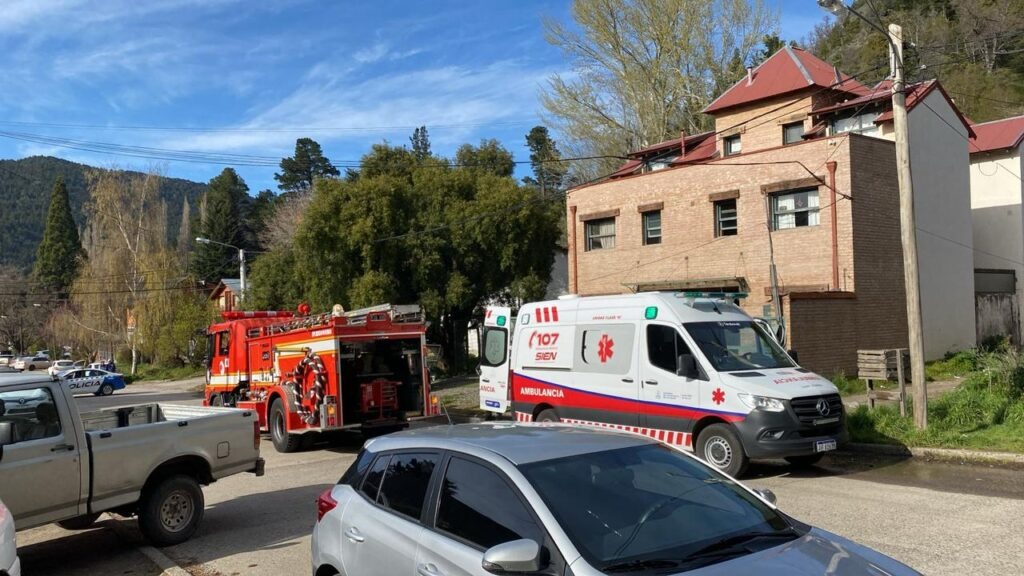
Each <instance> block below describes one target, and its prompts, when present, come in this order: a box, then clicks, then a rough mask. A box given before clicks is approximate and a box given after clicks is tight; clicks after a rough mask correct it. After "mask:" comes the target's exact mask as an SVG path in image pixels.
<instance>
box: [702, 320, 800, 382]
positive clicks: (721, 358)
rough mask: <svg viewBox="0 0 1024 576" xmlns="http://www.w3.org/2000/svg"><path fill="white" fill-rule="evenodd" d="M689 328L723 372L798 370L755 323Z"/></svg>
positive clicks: (707, 324)
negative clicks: (763, 369)
mask: <svg viewBox="0 0 1024 576" xmlns="http://www.w3.org/2000/svg"><path fill="white" fill-rule="evenodd" d="M685 327H686V330H687V332H689V333H690V336H692V337H693V339H694V340H695V341H696V342H697V346H699V347H700V350H701V352H703V353H704V356H705V357H707V359H708V361H709V362H711V365H712V366H714V368H715V370H717V371H719V372H734V371H738V370H755V369H759V368H792V367H793V366H794V364H793V361H792V360H790V358H789V356H788V355H787V354H786V353H785V352H784V351H783V350H782V348H781V347H779V345H778V343H776V342H775V340H774V339H773V338H772V337H771V336H769V335H768V334H766V333H765V332H764V330H763V329H762V328H761V327H760V326H758V325H756V324H754V323H753V322H692V323H689V324H685Z"/></svg>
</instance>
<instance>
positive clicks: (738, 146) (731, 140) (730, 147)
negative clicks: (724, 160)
mask: <svg viewBox="0 0 1024 576" xmlns="http://www.w3.org/2000/svg"><path fill="white" fill-rule="evenodd" d="M722 151H723V153H724V155H725V156H735V155H736V154H739V153H741V152H743V141H742V140H741V139H740V135H739V134H733V135H732V136H726V137H724V138H722Z"/></svg>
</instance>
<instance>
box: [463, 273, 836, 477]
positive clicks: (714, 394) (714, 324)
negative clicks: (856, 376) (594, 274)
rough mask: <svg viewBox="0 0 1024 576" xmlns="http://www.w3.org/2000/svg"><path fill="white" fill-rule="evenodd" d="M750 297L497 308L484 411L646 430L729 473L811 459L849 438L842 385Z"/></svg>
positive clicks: (591, 300) (487, 353)
mask: <svg viewBox="0 0 1024 576" xmlns="http://www.w3.org/2000/svg"><path fill="white" fill-rule="evenodd" d="M743 296H744V295H743V294H729V293H692V292H679V293H668V292H651V293H639V294H626V295H617V296H594V297H576V296H568V297H563V298H561V299H559V300H555V301H548V302H536V303H530V304H526V305H524V306H522V307H521V308H520V310H519V314H518V317H516V318H512V315H511V309H510V308H507V307H490V308H488V309H487V311H486V316H485V319H484V327H483V331H482V333H481V368H480V407H481V408H482V409H483V410H486V411H489V412H493V413H496V414H505V415H507V416H511V417H513V418H514V419H515V420H517V421H522V422H526V421H529V422H558V421H561V422H569V423H576V424H584V425H591V426H598V427H606V428H615V429H620V430H627V431H632V432H635V433H639V434H644V435H647V436H651V437H654V438H656V439H658V440H661V441H663V442H666V443H669V444H674V445H677V446H679V447H682V448H685V449H688V450H692V451H694V452H695V453H696V455H697V456H699V457H700V458H702V459H704V460H705V461H707V462H708V463H710V464H712V465H714V466H716V467H717V468H719V469H720V470H722V471H723V472H725V473H726V474H729V475H730V476H739V475H740V474H742V473H743V471H744V470H745V469H746V467H747V464H748V463H749V461H750V459H752V458H753V459H762V458H784V459H786V460H787V461H789V462H790V463H791V464H792V465H795V466H810V465H813V464H815V463H817V462H818V461H819V460H820V459H821V458H822V456H823V455H824V454H825V453H826V452H829V451H831V450H835V449H836V448H837V447H839V446H840V445H842V444H843V443H844V442H845V441H846V439H847V437H846V426H845V414H844V411H843V403H842V400H841V399H840V397H839V391H838V389H837V388H836V387H835V385H834V384H832V382H830V381H828V380H826V379H825V378H822V377H821V376H819V375H817V374H814V373H813V372H811V371H810V370H807V369H805V368H801V367H800V366H799V365H798V364H797V362H796V360H795V358H794V356H795V353H789V352H787V351H786V350H784V349H783V348H782V346H780V345H779V344H778V342H777V341H776V339H775V337H774V336H773V335H772V333H771V332H770V331H769V330H767V329H766V328H765V327H764V323H763V322H758V321H755V319H753V318H751V317H750V316H748V315H747V314H746V313H745V312H743V310H742V309H741V308H740V307H739V305H738V303H739V298H742V297H743Z"/></svg>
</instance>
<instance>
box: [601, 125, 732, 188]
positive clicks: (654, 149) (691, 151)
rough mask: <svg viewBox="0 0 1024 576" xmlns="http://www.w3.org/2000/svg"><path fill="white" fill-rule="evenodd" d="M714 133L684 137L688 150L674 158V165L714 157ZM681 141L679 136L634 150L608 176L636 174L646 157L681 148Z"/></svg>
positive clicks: (617, 176) (618, 176)
mask: <svg viewBox="0 0 1024 576" xmlns="http://www.w3.org/2000/svg"><path fill="white" fill-rule="evenodd" d="M714 135H715V133H714V132H704V133H702V134H694V135H693V136H687V137H686V138H684V139H682V140H683V141H684V143H685V147H686V152H685V153H683V154H681V155H680V156H679V157H677V158H675V159H674V160H672V165H673V166H678V165H680V164H690V163H693V162H699V161H702V160H710V159H711V158H713V157H714V155H715V151H716V148H715V139H714ZM679 142H680V139H679V138H673V139H671V140H665V141H664V142H658V143H657V144H655V145H653V146H648V147H646V148H642V149H640V150H637V151H636V152H632V153H630V154H629V156H630V158H631V159H630V160H627V161H626V163H625V164H623V165H622V167H621V168H619V169H618V170H616V171H615V172H614V173H613V174H611V175H610V176H608V177H609V178H621V177H623V176H629V175H631V174H634V173H635V172H636V171H637V170H638V169H640V168H641V167H642V166H643V164H644V159H645V158H649V157H651V156H655V155H657V153H660V152H666V151H669V150H672V149H673V148H675V149H676V150H680V146H679Z"/></svg>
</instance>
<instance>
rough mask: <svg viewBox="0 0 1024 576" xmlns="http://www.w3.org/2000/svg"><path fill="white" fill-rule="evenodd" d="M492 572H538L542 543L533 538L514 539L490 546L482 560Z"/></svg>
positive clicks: (484, 566)
mask: <svg viewBox="0 0 1024 576" xmlns="http://www.w3.org/2000/svg"><path fill="white" fill-rule="evenodd" d="M481 566H483V569H484V570H487V571H488V572H490V573H491V574H508V573H510V572H512V573H515V572H537V571H539V570H540V544H538V543H536V542H534V541H533V540H526V539H523V540H513V541H512V542H505V543H504V544H498V545H497V546H493V547H491V548H489V549H488V550H487V551H486V552H484V559H483V562H481Z"/></svg>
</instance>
